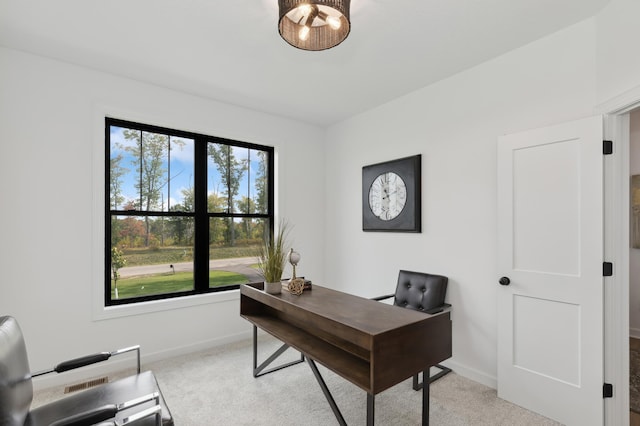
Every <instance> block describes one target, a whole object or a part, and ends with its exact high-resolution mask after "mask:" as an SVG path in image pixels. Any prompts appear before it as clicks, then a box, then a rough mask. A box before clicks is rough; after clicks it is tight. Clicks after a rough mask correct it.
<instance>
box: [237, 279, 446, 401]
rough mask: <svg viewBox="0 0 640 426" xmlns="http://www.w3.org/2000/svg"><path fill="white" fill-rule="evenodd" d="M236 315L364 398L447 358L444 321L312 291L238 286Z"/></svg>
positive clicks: (340, 294)
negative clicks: (271, 290) (359, 391)
mask: <svg viewBox="0 0 640 426" xmlns="http://www.w3.org/2000/svg"><path fill="white" fill-rule="evenodd" d="M240 294H241V297H240V315H241V316H242V317H244V318H245V319H247V320H248V321H250V322H252V323H253V324H254V325H256V326H258V327H260V328H262V329H264V330H265V331H267V332H269V333H270V334H272V335H274V336H275V337H276V338H278V339H280V340H282V341H283V342H285V343H287V344H289V345H290V346H292V347H294V348H295V349H297V350H299V351H300V352H302V353H304V354H305V355H307V356H308V357H310V358H312V359H315V360H316V361H318V362H320V363H321V364H323V365H325V366H326V367H328V368H329V369H331V370H333V371H334V372H336V373H338V374H340V375H341V376H343V377H344V378H346V379H347V380H350V381H351V382H352V383H354V384H356V385H358V386H360V387H361V388H363V389H364V390H366V391H367V392H369V393H371V394H376V393H378V392H381V391H383V390H385V389H387V388H389V387H391V386H393V385H394V384H396V383H399V382H400V381H401V380H404V379H406V378H409V377H411V376H412V375H413V374H416V373H418V372H420V371H423V370H425V369H428V367H429V366H432V365H435V364H437V363H439V362H441V361H443V360H445V359H447V358H449V357H450V356H451V317H450V313H449V312H448V311H444V312H441V313H438V314H435V315H429V314H425V313H422V312H417V311H412V310H409V309H405V308H401V307H397V306H392V305H387V304H385V303H381V302H377V301H373V300H369V299H365V298H362V297H359V296H354V295H351V294H348V293H343V292H340V291H336V290H332V289H329V288H325V287H321V286H318V285H315V284H314V286H313V289H312V290H309V291H305V292H304V293H303V294H302V295H299V296H296V295H294V294H291V293H288V292H284V291H283V292H282V293H281V294H277V295H272V294H267V293H265V292H264V291H262V290H261V283H259V284H245V285H242V286H240Z"/></svg>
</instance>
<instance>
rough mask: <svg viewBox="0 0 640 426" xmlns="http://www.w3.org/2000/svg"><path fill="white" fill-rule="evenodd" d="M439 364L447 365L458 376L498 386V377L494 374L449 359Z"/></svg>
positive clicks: (493, 386) (486, 384) (493, 387)
mask: <svg viewBox="0 0 640 426" xmlns="http://www.w3.org/2000/svg"><path fill="white" fill-rule="evenodd" d="M440 364H442V365H444V366H446V367H449V368H450V369H451V370H453V372H454V373H456V374H457V375H459V376H462V377H465V378H467V379H469V380H473V381H474V382H478V383H480V384H483V385H485V386H488V387H490V388H492V389H497V388H498V379H497V377H495V376H490V375H488V374H486V373H484V372H482V371H480V370H476V369H475V368H471V367H468V366H466V365H463V364H460V363H458V362H456V361H454V360H451V359H449V360H447V361H444V362H441V363H440Z"/></svg>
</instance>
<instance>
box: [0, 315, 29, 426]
mask: <svg viewBox="0 0 640 426" xmlns="http://www.w3.org/2000/svg"><path fill="white" fill-rule="evenodd" d="M32 400H33V384H32V382H31V370H29V361H28V357H27V348H26V346H25V343H24V338H23V336H22V330H20V326H19V325H18V323H17V321H16V320H15V319H14V318H12V317H9V316H3V317H0V425H2V426H18V425H19V426H23V425H24V423H25V419H26V417H27V415H28V414H29V409H30V407H31V401H32Z"/></svg>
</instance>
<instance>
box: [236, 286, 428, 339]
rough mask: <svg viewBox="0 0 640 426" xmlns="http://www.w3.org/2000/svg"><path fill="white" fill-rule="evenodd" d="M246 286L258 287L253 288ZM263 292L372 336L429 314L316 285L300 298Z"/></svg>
mask: <svg viewBox="0 0 640 426" xmlns="http://www.w3.org/2000/svg"><path fill="white" fill-rule="evenodd" d="M247 287H251V288H252V289H253V288H255V287H253V286H252V285H247ZM246 290H249V289H246ZM257 291H260V290H257ZM260 293H262V294H264V295H265V296H266V297H273V298H276V299H279V300H281V301H282V303H283V304H290V305H295V306H297V307H299V308H301V309H304V310H306V311H308V312H310V313H313V314H315V315H318V316H320V317H323V318H327V319H329V320H333V321H338V322H340V323H341V324H343V325H345V326H348V327H351V328H353V329H355V330H358V331H361V332H363V333H366V334H369V335H377V334H381V333H384V332H388V331H390V330H393V329H396V328H398V327H402V326H406V325H407V324H410V323H413V322H420V321H424V320H425V315H427V314H424V313H422V312H417V311H413V310H410V309H404V308H401V307H398V306H393V305H388V304H386V303H381V302H377V301H375V300H370V299H366V298H363V297H360V296H355V295H353V294H349V293H344V292H341V291H337V290H332V289H330V288H326V287H321V286H319V285H315V284H314V285H313V289H312V290H307V291H304V292H303V293H302V294H301V295H299V296H296V295H295V294H291V293H289V292H286V291H283V292H282V293H281V294H273V295H272V294H268V295H267V294H265V293H264V292H262V291H260Z"/></svg>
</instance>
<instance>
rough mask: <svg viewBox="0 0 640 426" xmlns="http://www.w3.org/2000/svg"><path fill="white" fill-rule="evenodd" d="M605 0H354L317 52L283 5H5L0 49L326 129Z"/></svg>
mask: <svg viewBox="0 0 640 426" xmlns="http://www.w3.org/2000/svg"><path fill="white" fill-rule="evenodd" d="M608 2H609V0H352V2H351V3H352V4H351V34H350V35H349V37H348V38H347V39H346V40H345V41H344V42H343V43H342V44H341V45H339V46H337V47H335V48H333V49H330V50H326V51H321V52H307V51H302V50H298V49H295V48H293V47H291V46H290V45H289V44H287V43H286V42H285V41H284V40H282V39H281V38H280V36H279V34H278V29H277V20H278V7H277V0H226V1H223V0H106V1H104V0H102V1H97V0H0V45H4V46H6V47H10V48H15V49H20V50H25V51H29V52H33V53H36V54H40V55H44V56H48V57H52V58H57V59H61V60H64V61H68V62H72V63H76V64H80V65H85V66H88V67H91V68H96V69H100V70H104V71H107V72H111V73H114V74H118V75H122V76H126V77H130V78H134V79H138V80H142V81H146V82H151V83H154V84H157V85H160V86H163V87H168V88H173V89H177V90H181V91H185V92H188V93H192V94H197V95H200V96H204V97H208V98H212V99H215V100H218V101H223V102H227V103H231V104H235V105H239V106H243V107H247V108H251V109H255V110H259V111H265V112H268V113H271V114H277V115H282V116H286V117H291V118H294V119H297V120H301V121H305V122H308V123H312V124H317V125H320V126H327V125H330V124H333V123H335V122H338V121H340V120H343V119H345V118H348V117H350V116H352V115H354V114H357V113H360V112H363V111H366V110H368V109H370V108H373V107H375V106H377V105H380V104H383V103H385V102H388V101H390V100H392V99H394V98H397V97H399V96H402V95H404V94H406V93H409V92H411V91H413V90H416V89H418V88H420V87H424V86H427V85H429V84H431V83H433V82H436V81H438V80H440V79H443V78H445V77H447V76H450V75H452V74H455V73H458V72H460V71H462V70H465V69H467V68H470V67H472V66H474V65H476V64H479V63H482V62H484V61H486V60H488V59H491V58H493V57H496V56H498V55H500V54H502V53H505V52H507V51H509V50H512V49H515V48H517V47H519V46H522V45H525V44H527V43H529V42H532V41H534V40H536V39H539V38H541V37H543V36H545V35H547V34H550V33H553V32H555V31H557V30H559V29H562V28H564V27H567V26H569V25H571V24H574V23H577V22H580V21H582V20H584V19H586V18H588V17H591V16H594V15H595V14H596V13H597V12H598V11H599V10H600V9H602V8H603V7H604V5H606V4H607V3H608Z"/></svg>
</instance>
